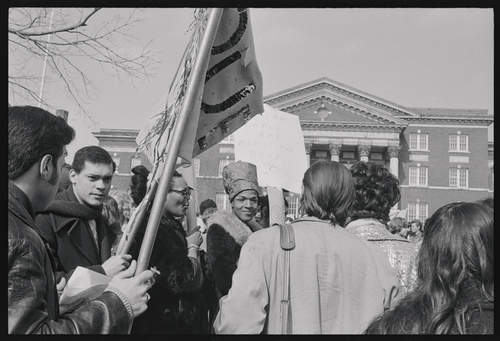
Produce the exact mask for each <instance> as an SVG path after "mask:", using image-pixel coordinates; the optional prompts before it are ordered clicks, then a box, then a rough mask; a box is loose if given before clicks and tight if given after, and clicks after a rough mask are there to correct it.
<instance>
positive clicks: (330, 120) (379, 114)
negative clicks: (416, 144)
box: [264, 78, 419, 129]
mask: <svg viewBox="0 0 500 341" xmlns="http://www.w3.org/2000/svg"><path fill="white" fill-rule="evenodd" d="M264 102H265V103H267V104H269V105H270V106H272V107H274V108H276V109H278V110H282V111H285V112H288V113H291V114H295V115H298V116H299V117H300V120H301V123H303V124H308V125H317V124H325V125H329V126H331V125H341V126H343V125H345V126H353V125H354V126H373V127H380V126H392V127H399V128H400V129H402V128H404V127H406V126H407V125H408V122H407V121H406V120H405V118H417V117H419V114H418V113H416V112H413V111H411V110H410V109H408V108H405V107H402V106H400V105H397V104H395V103H392V102H389V101H387V100H384V99H381V98H378V97H376V96H373V95H370V94H367V93H365V92H363V91H360V90H357V89H354V88H351V87H349V86H346V85H344V84H341V83H338V82H335V81H332V80H330V79H328V78H321V79H319V80H316V81H313V82H309V83H306V84H303V85H300V86H297V87H294V88H290V89H288V90H285V91H281V92H279V93H275V94H273V95H270V96H266V97H265V98H264Z"/></svg>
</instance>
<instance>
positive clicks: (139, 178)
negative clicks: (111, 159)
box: [130, 165, 149, 205]
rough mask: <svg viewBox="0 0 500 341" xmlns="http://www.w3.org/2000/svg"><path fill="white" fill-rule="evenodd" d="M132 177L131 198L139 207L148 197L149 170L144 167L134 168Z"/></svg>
mask: <svg viewBox="0 0 500 341" xmlns="http://www.w3.org/2000/svg"><path fill="white" fill-rule="evenodd" d="M132 173H134V175H132V177H131V178H130V196H131V197H132V200H134V203H135V204H136V205H139V204H140V203H141V201H142V199H144V196H145V195H146V191H147V189H148V175H149V170H148V169H147V168H146V167H144V166H143V165H138V166H135V167H134V168H132Z"/></svg>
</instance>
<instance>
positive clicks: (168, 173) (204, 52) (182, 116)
mask: <svg viewBox="0 0 500 341" xmlns="http://www.w3.org/2000/svg"><path fill="white" fill-rule="evenodd" d="M222 12H223V8H212V9H211V11H210V14H209V17H208V20H207V26H206V29H205V31H204V33H203V38H202V40H201V42H200V48H199V53H198V55H197V58H196V60H195V61H194V64H193V69H192V71H191V73H190V76H189V81H188V84H187V89H186V94H185V96H184V100H183V103H182V107H181V110H180V113H179V117H178V118H177V121H176V122H175V125H174V127H173V132H172V136H171V138H170V140H171V143H169V145H170V146H169V148H168V150H167V153H166V159H165V166H164V168H163V173H162V175H161V179H160V182H159V184H158V189H157V193H156V196H155V200H154V201H153V206H152V208H151V215H150V217H149V221H148V225H147V226H146V231H145V234H144V239H143V241H142V245H141V250H140V252H139V256H138V258H137V269H136V273H137V274H139V273H141V272H143V271H144V270H146V269H147V266H148V264H149V259H150V258H151V252H152V250H153V245H154V241H155V239H156V233H157V232H158V226H159V223H160V218H161V215H162V213H163V206H164V204H165V200H166V197H167V193H168V190H169V187H170V180H171V178H172V173H173V170H174V168H175V164H176V161H177V155H178V154H179V149H180V146H181V140H182V135H183V134H184V130H185V126H186V124H187V121H188V119H189V114H190V113H191V112H192V111H193V109H194V107H195V104H196V106H197V107H198V108H199V106H201V98H200V97H201V96H200V94H198V93H197V89H199V88H200V84H204V82H205V74H206V70H207V67H208V61H209V57H210V50H211V48H212V45H213V40H214V39H215V35H216V33H217V28H218V26H219V22H220V18H221V16H222Z"/></svg>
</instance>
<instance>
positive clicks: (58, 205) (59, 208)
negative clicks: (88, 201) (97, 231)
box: [46, 187, 102, 220]
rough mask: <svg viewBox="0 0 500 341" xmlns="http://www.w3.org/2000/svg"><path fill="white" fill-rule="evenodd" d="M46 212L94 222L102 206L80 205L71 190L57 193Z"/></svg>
mask: <svg viewBox="0 0 500 341" xmlns="http://www.w3.org/2000/svg"><path fill="white" fill-rule="evenodd" d="M46 212H51V213H57V214H61V215H64V216H68V217H75V218H79V219H83V220H94V219H96V218H97V217H99V215H101V212H102V205H99V206H93V207H91V206H87V205H85V204H81V203H80V202H79V201H78V199H77V198H76V195H75V193H74V192H73V188H72V187H70V188H68V189H67V190H65V191H63V192H61V193H59V194H58V195H57V196H56V198H55V199H54V200H52V202H51V203H50V204H49V207H48V208H47V210H46Z"/></svg>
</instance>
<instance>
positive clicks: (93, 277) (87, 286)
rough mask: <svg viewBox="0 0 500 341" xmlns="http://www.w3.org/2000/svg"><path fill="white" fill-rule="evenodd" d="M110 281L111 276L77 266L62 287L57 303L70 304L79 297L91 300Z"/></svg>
mask: <svg viewBox="0 0 500 341" xmlns="http://www.w3.org/2000/svg"><path fill="white" fill-rule="evenodd" d="M110 281H111V277H108V276H105V275H103V274H100V273H98V272H95V271H92V270H89V269H87V268H83V267H81V266H77V267H76V269H75V271H74V272H73V274H72V275H71V277H70V278H69V280H68V283H66V286H65V287H64V290H63V292H62V295H61V298H59V304H60V305H65V304H70V303H73V302H75V301H77V300H78V299H80V298H88V299H90V300H93V299H95V298H97V297H99V296H101V295H102V293H103V292H104V290H105V289H106V287H107V286H108V284H109V282H110Z"/></svg>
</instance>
